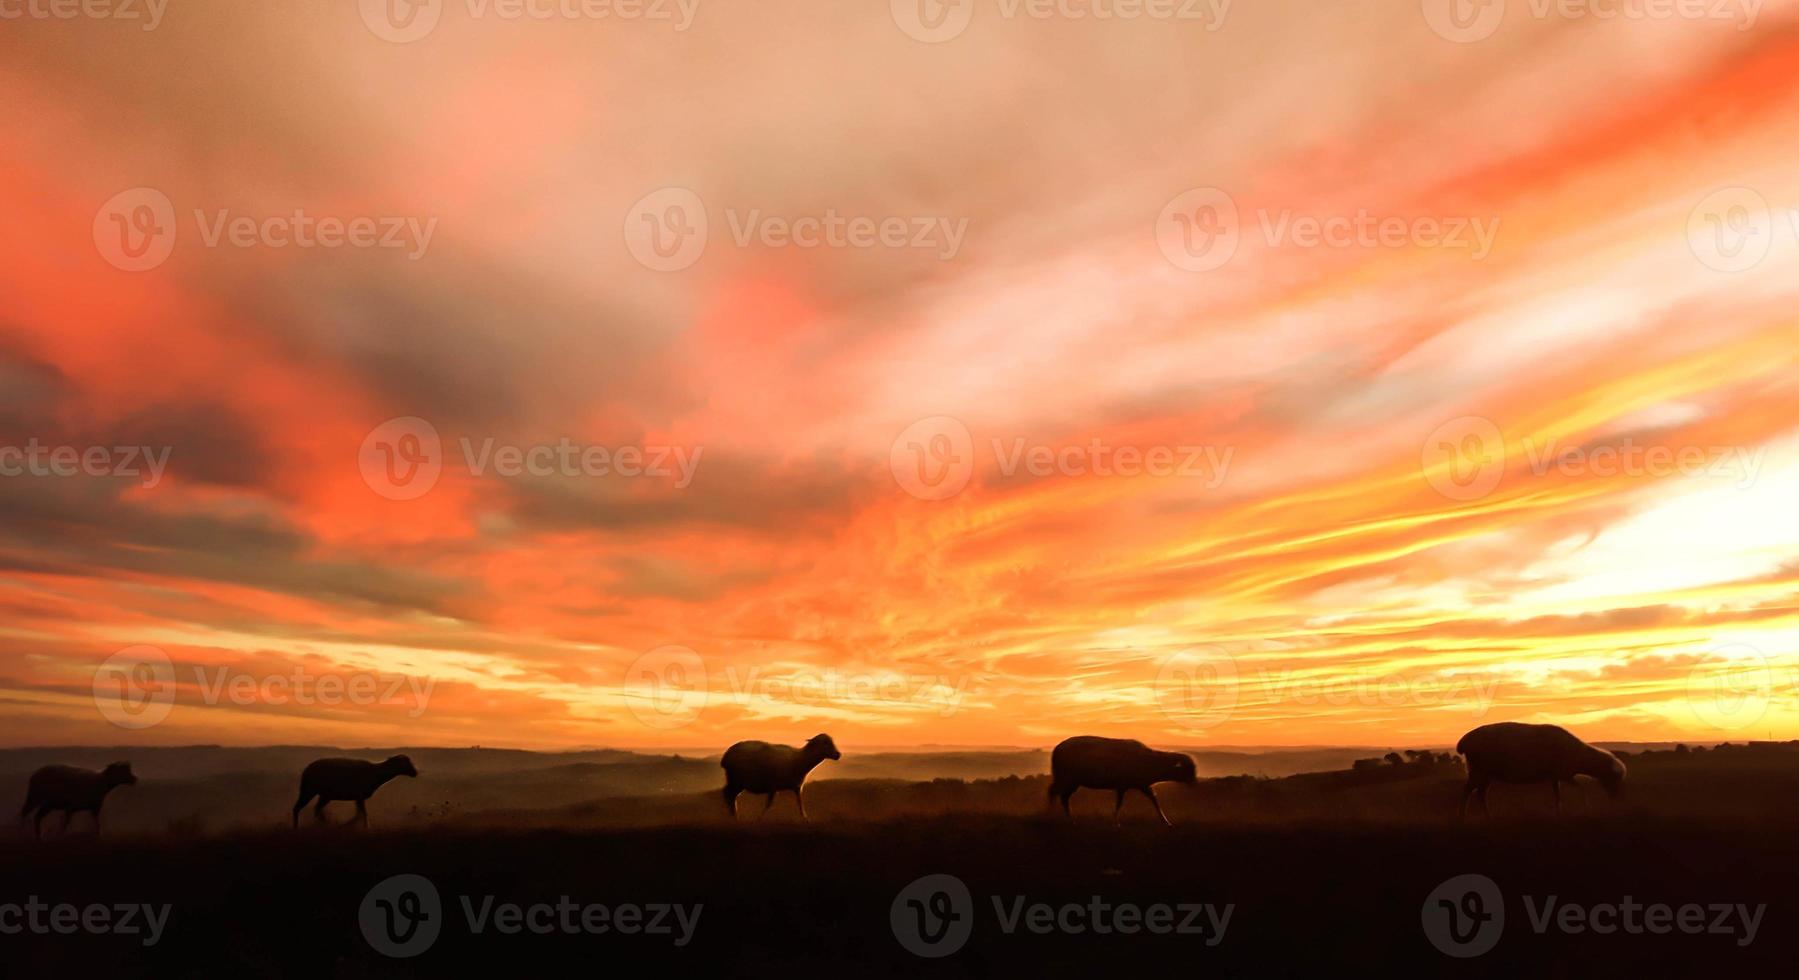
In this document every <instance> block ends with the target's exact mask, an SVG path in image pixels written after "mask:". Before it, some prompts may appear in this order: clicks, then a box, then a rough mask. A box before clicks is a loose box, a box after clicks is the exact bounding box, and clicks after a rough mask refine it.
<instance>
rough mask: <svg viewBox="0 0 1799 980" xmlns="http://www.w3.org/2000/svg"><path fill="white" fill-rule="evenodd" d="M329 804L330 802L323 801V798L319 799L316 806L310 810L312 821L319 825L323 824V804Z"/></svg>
mask: <svg viewBox="0 0 1799 980" xmlns="http://www.w3.org/2000/svg"><path fill="white" fill-rule="evenodd" d="M329 802H331V801H330V800H327V799H325V798H324V797H323V796H321V797H319V802H318V804H317V805H316V806H314V807H313V808H312V819H314V820H317V821H318V822H319V823H324V822H325V804H327V803H329Z"/></svg>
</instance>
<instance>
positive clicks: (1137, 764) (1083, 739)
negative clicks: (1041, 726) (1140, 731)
mask: <svg viewBox="0 0 1799 980" xmlns="http://www.w3.org/2000/svg"><path fill="white" fill-rule="evenodd" d="M1049 771H1050V781H1049V798H1050V800H1051V802H1052V803H1053V802H1054V801H1055V800H1056V798H1057V797H1060V798H1061V800H1062V812H1063V813H1065V814H1068V813H1069V810H1068V798H1069V797H1071V796H1073V795H1074V791H1075V790H1077V789H1082V788H1086V789H1109V790H1113V791H1114V792H1116V793H1117V794H1118V799H1117V803H1116V805H1114V806H1113V807H1112V822H1113V823H1117V822H1118V812H1119V811H1120V810H1122V809H1124V794H1125V793H1126V792H1128V791H1130V790H1133V789H1134V790H1138V791H1139V792H1141V793H1142V794H1143V795H1144V796H1147V797H1149V802H1151V803H1154V804H1155V806H1156V816H1158V817H1161V818H1162V822H1163V823H1165V824H1168V825H1169V826H1173V824H1172V823H1170V822H1169V820H1168V814H1166V813H1163V812H1162V801H1161V800H1158V799H1156V791H1155V789H1154V788H1153V787H1154V786H1155V784H1156V783H1162V782H1175V783H1186V784H1187V785H1189V786H1191V785H1193V784H1195V783H1197V782H1199V774H1198V773H1197V772H1196V771H1195V770H1194V767H1193V757H1192V756H1189V755H1187V754H1186V753H1184V752H1158V751H1156V750H1155V749H1152V748H1150V747H1149V746H1147V745H1144V744H1143V743H1142V742H1139V741H1136V740H1135V739H1128V738H1099V737H1097V736H1093V735H1080V736H1076V737H1075V738H1071V739H1066V740H1064V741H1063V742H1062V744H1060V745H1058V746H1056V748H1055V751H1054V752H1051V753H1050V756H1049ZM1069 816H1071V817H1072V816H1073V814H1069Z"/></svg>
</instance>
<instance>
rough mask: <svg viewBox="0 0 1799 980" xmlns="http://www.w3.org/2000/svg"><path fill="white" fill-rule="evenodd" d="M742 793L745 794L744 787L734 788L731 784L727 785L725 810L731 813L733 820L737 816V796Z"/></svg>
mask: <svg viewBox="0 0 1799 980" xmlns="http://www.w3.org/2000/svg"><path fill="white" fill-rule="evenodd" d="M741 792H743V787H741V786H733V785H731V784H730V783H726V784H725V809H726V810H728V811H730V813H731V817H732V818H733V819H735V818H736V816H737V794H739V793H741Z"/></svg>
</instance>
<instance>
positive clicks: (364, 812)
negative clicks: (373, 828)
mask: <svg viewBox="0 0 1799 980" xmlns="http://www.w3.org/2000/svg"><path fill="white" fill-rule="evenodd" d="M356 819H357V820H360V821H362V829H364V830H367V829H368V827H369V808H368V803H367V801H365V800H357V801H356Z"/></svg>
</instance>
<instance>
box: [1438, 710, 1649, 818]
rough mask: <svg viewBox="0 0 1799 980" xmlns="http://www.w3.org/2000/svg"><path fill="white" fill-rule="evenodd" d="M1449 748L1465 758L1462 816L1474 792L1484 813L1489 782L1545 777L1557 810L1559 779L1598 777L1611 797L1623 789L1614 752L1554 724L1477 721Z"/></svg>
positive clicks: (1621, 772) (1621, 765)
mask: <svg viewBox="0 0 1799 980" xmlns="http://www.w3.org/2000/svg"><path fill="white" fill-rule="evenodd" d="M1455 750H1456V751H1457V752H1460V753H1461V754H1462V758H1464V759H1466V760H1468V784H1467V785H1466V786H1464V787H1463V789H1462V809H1461V813H1462V816H1463V817H1464V818H1466V817H1467V816H1468V801H1469V800H1470V799H1472V798H1473V797H1474V795H1475V794H1476V793H1478V794H1480V812H1481V813H1483V814H1484V813H1486V812H1487V786H1488V784H1490V783H1494V782H1501V783H1541V782H1548V783H1549V784H1551V785H1552V786H1553V787H1554V788H1555V812H1557V813H1560V812H1562V783H1564V782H1568V783H1573V782H1574V777H1575V776H1591V777H1593V778H1594V779H1597V780H1599V782H1600V784H1601V785H1603V786H1604V787H1605V789H1606V792H1608V793H1610V794H1611V795H1612V796H1617V795H1618V794H1619V793H1620V792H1621V791H1622V790H1623V788H1624V763H1623V762H1620V761H1619V760H1618V757H1617V756H1615V755H1613V754H1611V753H1610V752H1607V751H1606V750H1604V749H1600V748H1595V747H1593V746H1591V745H1588V744H1587V743H1585V742H1583V741H1581V740H1580V739H1578V738H1575V737H1574V734H1573V733H1572V732H1570V731H1568V730H1567V729H1566V728H1562V727H1560V726H1558V725H1526V724H1521V723H1519V722H1515V721H1504V722H1499V723H1497V724H1493V725H1482V726H1480V727H1479V728H1476V729H1475V730H1473V731H1471V732H1469V733H1468V734H1466V735H1463V736H1462V740H1461V741H1460V742H1457V743H1456V745H1455ZM1577 785H1578V784H1577Z"/></svg>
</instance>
